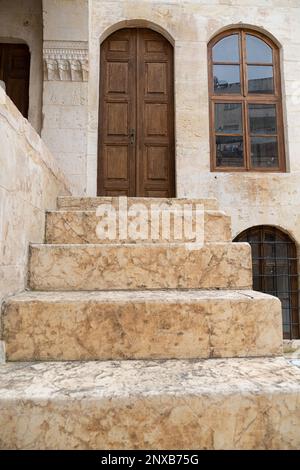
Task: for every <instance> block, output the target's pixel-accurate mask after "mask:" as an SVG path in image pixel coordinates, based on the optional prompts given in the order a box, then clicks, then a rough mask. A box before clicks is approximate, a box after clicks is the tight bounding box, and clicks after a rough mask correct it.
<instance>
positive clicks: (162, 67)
mask: <svg viewBox="0 0 300 470" xmlns="http://www.w3.org/2000/svg"><path fill="white" fill-rule="evenodd" d="M173 79H174V77H173V47H172V45H171V44H170V43H169V42H168V41H167V40H166V39H165V38H164V37H163V36H161V35H160V34H158V33H156V32H154V31H152V30H148V29H139V28H127V29H122V30H119V31H117V32H115V33H113V34H112V35H111V36H109V37H108V38H107V39H106V40H105V41H104V42H103V43H102V46H101V64H100V106H99V139H98V191H97V192H98V195H100V196H121V195H125V196H146V197H172V196H175V152H174V147H175V146H174V86H173Z"/></svg>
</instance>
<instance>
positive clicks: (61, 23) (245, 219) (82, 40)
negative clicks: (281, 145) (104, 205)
mask: <svg viewBox="0 0 300 470" xmlns="http://www.w3.org/2000/svg"><path fill="white" fill-rule="evenodd" d="M71 3H72V6H71ZM245 6H247V8H245ZM43 21H44V68H45V75H44V77H45V81H44V93H43V115H44V121H43V129H42V136H43V139H44V140H45V142H46V143H47V144H48V146H49V148H50V149H51V150H52V152H53V153H54V155H55V156H56V158H57V160H58V161H59V164H60V165H61V167H62V168H63V169H64V171H65V172H66V173H67V174H68V175H69V177H70V179H71V181H72V184H73V193H74V194H77V195H89V196H93V195H95V194H96V173H97V148H98V113H99V72H100V70H99V59H100V44H101V42H102V41H103V40H104V39H105V38H106V37H107V36H108V35H109V34H110V33H112V32H114V31H116V30H117V29H119V28H122V27H125V26H126V27H127V26H129V27H148V28H151V29H154V30H156V31H158V32H160V33H161V34H163V35H164V36H165V37H166V38H167V39H168V40H169V41H170V42H171V43H172V45H173V46H174V54H175V75H174V79H175V103H176V106H175V122H176V191H177V196H178V197H207V196H209V197H216V198H217V199H218V200H219V201H220V204H221V209H223V210H225V211H227V212H228V213H230V214H231V215H232V223H233V236H236V235H237V234H238V233H240V232H241V231H242V230H244V229H246V228H249V227H251V226H254V225H259V224H270V225H274V226H277V227H279V228H282V229H283V230H285V231H287V232H288V233H289V234H290V235H291V236H292V237H293V238H294V239H295V241H296V242H297V244H299V242H300V221H299V216H298V213H299V202H298V201H299V200H300V194H299V191H300V190H299V183H298V182H299V171H300V166H299V158H298V153H299V147H300V141H299V135H300V133H299V119H297V118H298V117H299V100H300V96H299V89H300V85H299V70H300V39H299V33H298V25H299V21H300V6H299V2H298V1H297V0H294V1H293V0H291V1H286V0H268V1H266V0H254V1H251V2H247V1H246V0H232V1H230V2H228V1H226V2H225V1H223V0H214V1H213V2H212V1H208V0H200V1H198V0H197V1H193V0H189V1H188V2H180V1H178V0H171V1H168V2H164V1H156V0H152V1H151V0H148V1H142V2H141V1H138V0H136V1H135V0H127V1H122V2H120V1H106V0H90V1H89V2H87V1H86V0H76V1H75V2H69V1H67V0H63V1H59V2H58V1H54V2H53V1H49V0H44V2H43ZM233 25H238V26H241V25H244V26H247V27H249V28H253V29H255V30H259V31H262V32H264V33H265V34H266V35H267V36H269V37H271V38H273V39H274V40H275V42H276V44H278V45H279V47H280V55H281V76H282V92H283V108H284V132H285V150H286V160H287V172H286V173H277V174H276V173H255V172H254V173H249V172H248V173H247V172H245V173H235V172H231V173H230V172H229V173H220V172H211V171H210V148H209V119H208V116H209V108H208V74H207V44H208V42H209V40H210V39H211V38H212V37H213V36H215V35H216V34H217V33H218V32H220V31H222V30H224V29H226V28H229V27H232V26H233ZM87 51H88V53H87ZM87 54H88V58H87ZM72 64H73V65H72ZM100 111H101V110H100Z"/></svg>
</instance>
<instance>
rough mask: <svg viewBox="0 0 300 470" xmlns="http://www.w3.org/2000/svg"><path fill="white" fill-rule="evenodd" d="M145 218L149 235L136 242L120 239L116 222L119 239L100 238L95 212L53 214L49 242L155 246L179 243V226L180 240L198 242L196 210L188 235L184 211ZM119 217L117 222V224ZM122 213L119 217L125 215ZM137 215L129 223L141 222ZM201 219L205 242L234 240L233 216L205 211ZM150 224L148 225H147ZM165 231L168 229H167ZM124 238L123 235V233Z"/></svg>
mask: <svg viewBox="0 0 300 470" xmlns="http://www.w3.org/2000/svg"><path fill="white" fill-rule="evenodd" d="M146 212H147V214H146V217H145V218H143V221H144V222H145V227H147V233H145V235H144V236H143V237H142V238H138V239H135V238H133V237H130V235H129V234H127V235H128V237H127V238H122V237H120V232H119V228H118V227H119V225H118V222H117V230H116V238H114V239H109V238H101V237H99V236H98V235H97V231H96V228H97V224H98V223H99V221H100V218H99V217H97V215H96V212H95V211H69V212H68V211H52V212H48V213H47V214H46V235H45V237H46V239H45V241H46V243H51V244H56V243H95V244H97V243H117V242H121V243H142V242H143V241H148V242H150V241H151V242H156V243H169V242H172V241H175V240H176V238H175V237H176V231H175V230H176V228H175V227H176V224H177V225H178V227H181V230H180V233H179V235H178V238H180V241H183V242H189V241H196V237H197V235H196V231H195V227H196V216H195V211H194V215H193V220H192V222H193V227H192V228H193V233H191V234H189V232H187V230H184V217H183V216H184V213H183V211H181V210H180V208H179V210H177V211H172V210H169V209H168V210H164V211H159V212H157V211H152V212H151V210H149V211H148V210H147V209H146ZM155 212H156V213H157V214H158V215H157V216H156V217H157V218H158V217H159V218H160V219H159V220H160V222H159V230H157V235H158V236H156V231H155V232H154V236H152V237H151V221H152V222H153V220H155ZM118 214H119V213H117V214H116V216H115V219H116V221H118ZM122 214H123V212H121V214H120V216H121V217H123V219H124V215H123V216H122ZM137 214H139V213H138V212H134V213H132V215H131V216H130V214H129V216H128V214H127V213H126V216H127V218H128V220H129V222H130V221H135V220H138V218H139V216H138V215H137ZM176 214H177V215H176ZM198 219H199V220H200V221H201V228H200V227H199V228H200V229H201V230H203V229H204V234H202V235H201V237H202V236H203V239H204V241H205V242H221V241H222V242H224V241H227V242H229V241H231V225H230V217H228V216H227V215H225V214H224V212H220V211H205V212H202V214H199V215H198ZM164 221H167V222H165V224H166V228H167V229H168V230H167V233H164V231H163V224H164ZM146 224H147V225H146ZM165 231H166V230H165ZM121 235H122V234H121Z"/></svg>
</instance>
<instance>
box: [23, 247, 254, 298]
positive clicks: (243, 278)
mask: <svg viewBox="0 0 300 470" xmlns="http://www.w3.org/2000/svg"><path fill="white" fill-rule="evenodd" d="M191 245H192V244H191ZM191 245H189V246H191ZM29 287H30V288H31V289H34V290H107V289H165V288H170V289H176V288H188V289H194V288H199V289H207V288H220V289H222V288H225V289H226V288H231V289H234V288H237V289H247V288H248V289H251V287H252V263H251V256H250V246H249V245H248V243H211V244H206V245H204V246H203V247H202V248H199V249H197V245H196V248H189V247H187V246H186V245H182V244H175V243H174V244H168V245H162V244H150V243H149V244H144V245H135V244H131V245H32V246H31V250H30V260H29Z"/></svg>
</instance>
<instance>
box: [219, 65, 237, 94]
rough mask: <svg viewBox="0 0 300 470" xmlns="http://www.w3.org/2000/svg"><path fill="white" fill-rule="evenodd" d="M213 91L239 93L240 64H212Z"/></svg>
mask: <svg viewBox="0 0 300 470" xmlns="http://www.w3.org/2000/svg"><path fill="white" fill-rule="evenodd" d="M214 92H215V93H218V94H221V93H224V94H225V93H240V92H241V83H240V66H239V65H214Z"/></svg>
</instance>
